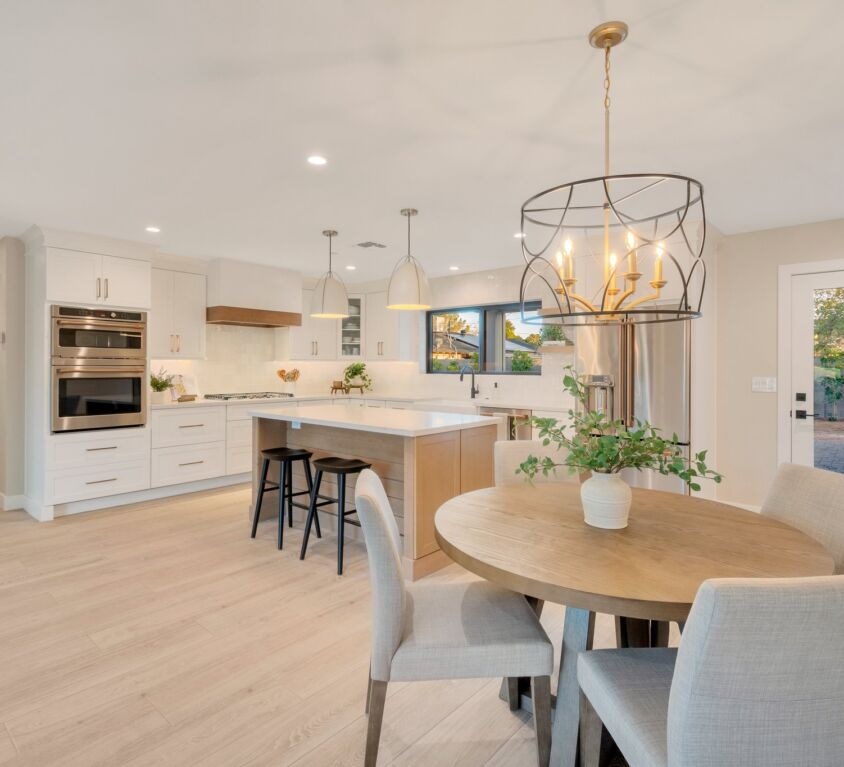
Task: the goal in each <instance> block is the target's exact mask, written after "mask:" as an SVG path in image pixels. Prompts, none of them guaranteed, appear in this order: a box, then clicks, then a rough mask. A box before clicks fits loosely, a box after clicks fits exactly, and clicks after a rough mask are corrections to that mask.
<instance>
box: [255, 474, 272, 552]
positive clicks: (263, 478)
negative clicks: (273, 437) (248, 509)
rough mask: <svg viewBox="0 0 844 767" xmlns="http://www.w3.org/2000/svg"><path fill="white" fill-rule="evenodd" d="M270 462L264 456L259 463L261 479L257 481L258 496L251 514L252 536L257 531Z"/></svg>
mask: <svg viewBox="0 0 844 767" xmlns="http://www.w3.org/2000/svg"><path fill="white" fill-rule="evenodd" d="M269 468H270V462H269V461H268V460H267V459H266V458H265V459H264V462H263V463H262V464H261V481H260V482H259V483H258V497H257V498H256V499H255V513H254V514H253V516H252V537H253V538H254V537H255V533H257V532H258V519H259V518H260V516H261V504H262V503H263V502H264V485H266V484H267V472H268V471H269Z"/></svg>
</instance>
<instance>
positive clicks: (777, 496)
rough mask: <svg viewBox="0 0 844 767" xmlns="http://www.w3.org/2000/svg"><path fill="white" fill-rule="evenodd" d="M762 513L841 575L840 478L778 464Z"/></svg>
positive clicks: (843, 485)
mask: <svg viewBox="0 0 844 767" xmlns="http://www.w3.org/2000/svg"><path fill="white" fill-rule="evenodd" d="M762 513H763V514H764V515H765V516H768V517H773V518H774V519H778V520H779V521H780V522H785V523H786V524H787V525H791V526H792V527H796V528H797V529H798V530H800V531H801V532H803V533H806V535H808V536H810V537H812V538H814V539H815V540H816V541H817V542H818V543H820V544H821V545H822V546H823V547H824V548H826V550H827V551H828V552H829V553H830V554H832V558H833V559H834V560H835V572H836V573H838V574H839V575H840V574H844V475H843V474H836V473H835V472H834V471H825V470H824V469H813V468H812V467H811V466H798V465H797V464H794V463H784V464H781V465H780V467H779V469H778V470H777V476H776V477H775V478H774V483H773V484H772V485H771V489H770V490H769V491H768V496H767V497H766V498H765V502H764V503H763V504H762ZM842 763H844V757H842Z"/></svg>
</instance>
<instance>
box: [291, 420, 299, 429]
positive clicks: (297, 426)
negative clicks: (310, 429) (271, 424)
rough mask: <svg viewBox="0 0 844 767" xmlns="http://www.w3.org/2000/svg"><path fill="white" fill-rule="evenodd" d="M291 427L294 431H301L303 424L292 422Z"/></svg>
mask: <svg viewBox="0 0 844 767" xmlns="http://www.w3.org/2000/svg"><path fill="white" fill-rule="evenodd" d="M290 425H291V426H292V427H293V428H294V429H301V428H302V422H301V421H291V422H290Z"/></svg>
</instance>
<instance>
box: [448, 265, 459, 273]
mask: <svg viewBox="0 0 844 767" xmlns="http://www.w3.org/2000/svg"><path fill="white" fill-rule="evenodd" d="M448 268H449V271H452V272H458V271H460V267H459V266H449V267H448Z"/></svg>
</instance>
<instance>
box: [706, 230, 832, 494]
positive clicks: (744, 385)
mask: <svg viewBox="0 0 844 767" xmlns="http://www.w3.org/2000/svg"><path fill="white" fill-rule="evenodd" d="M837 258H844V219H841V220H836V221H826V222H822V223H818V224H805V225H802V226H794V227H786V228H783V229H769V230H765V231H762V232H750V233H748V234H739V235H732V236H728V237H725V238H724V239H723V240H722V241H721V243H720V248H719V257H718V299H717V301H718V345H717V363H716V364H717V371H718V390H717V403H718V415H717V420H718V440H717V456H718V466H717V468H718V470H719V471H721V472H722V473H723V474H724V475H725V480H724V483H723V484H722V485H721V487H720V488H719V490H718V497H719V498H721V499H723V500H726V501H730V502H734V503H743V504H748V505H752V506H758V505H759V504H761V503H762V500H763V499H764V497H765V492H766V490H767V488H768V486H769V485H770V483H771V480H772V479H773V476H774V473H775V471H776V468H777V415H778V414H777V395H776V394H773V393H770V394H769V393H764V394H761V393H753V392H751V389H750V384H751V378H752V377H753V376H776V375H777V319H778V314H777V311H778V309H777V284H778V268H779V266H780V265H782V264H795V263H801V262H806V261H824V260H829V259H837Z"/></svg>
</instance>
